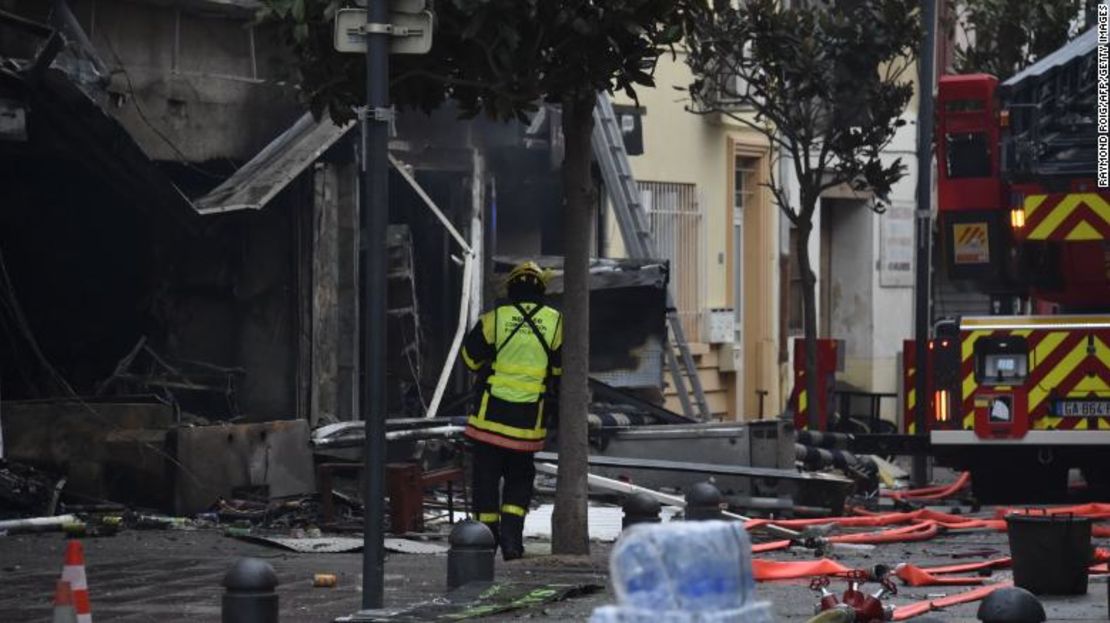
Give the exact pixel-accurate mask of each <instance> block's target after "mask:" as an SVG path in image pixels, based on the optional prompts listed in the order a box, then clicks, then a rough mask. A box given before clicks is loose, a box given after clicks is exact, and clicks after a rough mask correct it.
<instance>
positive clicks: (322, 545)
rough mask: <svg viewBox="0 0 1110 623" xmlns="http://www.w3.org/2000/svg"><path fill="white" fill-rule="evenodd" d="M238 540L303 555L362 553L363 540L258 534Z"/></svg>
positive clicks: (240, 536)
mask: <svg viewBox="0 0 1110 623" xmlns="http://www.w3.org/2000/svg"><path fill="white" fill-rule="evenodd" d="M232 536H234V537H235V538H237V539H240V540H243V541H252V542H255V543H261V544H263V545H272V546H275V547H281V548H284V549H287V550H290V551H294V552H298V553H301V554H344V553H348V552H360V551H362V543H363V540H362V539H356V538H352V537H341V536H340V537H320V538H309V537H301V538H296V537H278V536H262V535H258V534H243V535H241V534H234V535H232Z"/></svg>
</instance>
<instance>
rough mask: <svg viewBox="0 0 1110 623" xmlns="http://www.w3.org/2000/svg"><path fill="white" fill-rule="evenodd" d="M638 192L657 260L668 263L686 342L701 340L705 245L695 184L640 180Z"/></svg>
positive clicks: (676, 306)
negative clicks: (663, 260) (658, 257)
mask: <svg viewBox="0 0 1110 623" xmlns="http://www.w3.org/2000/svg"><path fill="white" fill-rule="evenodd" d="M640 195H641V200H642V202H643V205H644V210H645V211H646V212H647V215H648V221H649V224H650V227H651V234H652V237H653V238H654V240H655V244H656V249H657V250H658V252H659V255H660V259H665V260H667V261H669V262H670V270H671V273H670V277H671V284H673V288H674V290H673V291H674V295H675V308H676V309H677V310H678V315H679V318H681V319H682V329H683V331H684V332H685V334H686V340H687V341H689V342H699V341H701V324H702V323H701V316H702V300H703V296H702V290H703V288H704V284H703V280H704V275H705V269H704V266H703V264H704V262H705V253H704V249H705V245H704V231H703V228H702V214H701V209H700V208H699V206H698V198H697V187H696V186H695V185H694V184H674V183H668V182H640Z"/></svg>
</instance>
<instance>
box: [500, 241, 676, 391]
mask: <svg viewBox="0 0 1110 623" xmlns="http://www.w3.org/2000/svg"><path fill="white" fill-rule="evenodd" d="M525 259H535V260H536V261H537V262H538V263H539V264H540V265H541V266H544V267H546V268H551V269H552V270H553V272H554V274H553V276H552V279H551V282H550V284H549V286H548V294H549V298H550V302H551V304H552V305H553V306H555V307H559V306H560V303H561V298H562V291H563V274H562V268H561V267H562V258H558V257H540V258H514V257H497V258H495V259H494V271H495V272H496V273H507V272H508V270H509V268H510V267H511V266H514V265H515V264H517V263H519V262H520V261H523V260H525ZM667 277H668V274H667V264H666V263H665V262H662V261H659V260H628V259H594V260H591V262H590V292H591V295H590V376H591V377H593V378H595V379H597V380H599V381H602V382H604V383H607V384H609V385H612V386H614V387H627V388H644V389H662V386H663V348H664V345H665V343H666V342H665V340H666V339H667V327H666V312H667Z"/></svg>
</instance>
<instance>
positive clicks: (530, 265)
mask: <svg viewBox="0 0 1110 623" xmlns="http://www.w3.org/2000/svg"><path fill="white" fill-rule="evenodd" d="M549 279H550V273H549V272H548V271H546V270H544V269H542V268H540V266H539V264H536V263H535V262H533V261H532V260H528V261H527V262H522V263H520V264H518V265H517V266H516V267H515V268H513V270H512V271H511V272H510V273H509V278H508V279H506V280H505V284H506V285H507V286H513V285H515V284H521V285H527V286H531V287H532V288H535V289H538V290H539V291H540V292H544V291H546V290H547V282H548V280H549Z"/></svg>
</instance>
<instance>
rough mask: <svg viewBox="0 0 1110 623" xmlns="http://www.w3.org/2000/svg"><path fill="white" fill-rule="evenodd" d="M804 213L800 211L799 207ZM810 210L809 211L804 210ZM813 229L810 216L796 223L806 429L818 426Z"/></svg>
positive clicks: (815, 286) (815, 282)
mask: <svg viewBox="0 0 1110 623" xmlns="http://www.w3.org/2000/svg"><path fill="white" fill-rule="evenodd" d="M803 213H804V211H803ZM808 213H809V214H812V213H813V211H812V210H810V211H809V212H808ZM812 231H813V218H812V217H810V218H803V219H802V220H801V221H800V222H799V223H798V246H797V249H796V252H797V254H798V270H799V271H800V272H801V273H802V314H803V316H802V317H803V321H804V330H805V346H806V348H805V351H806V368H805V369H806V374H805V384H806V388H805V389H806V423H807V424H808V427H809V429H810V430H817V429H818V422H819V421H820V420H819V419H818V418H819V416H818V395H817V294H816V289H817V276H816V275H814V274H813V269H812V268H811V267H810V263H809V235H810V233H811V232H812Z"/></svg>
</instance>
